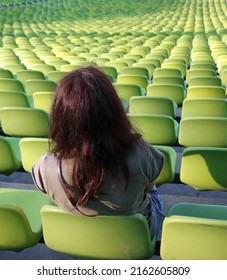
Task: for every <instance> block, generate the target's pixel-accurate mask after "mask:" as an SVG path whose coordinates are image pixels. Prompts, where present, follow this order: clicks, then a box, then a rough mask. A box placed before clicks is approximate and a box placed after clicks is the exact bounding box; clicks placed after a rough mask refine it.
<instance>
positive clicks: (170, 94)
mask: <svg viewBox="0 0 227 280" xmlns="http://www.w3.org/2000/svg"><path fill="white" fill-rule="evenodd" d="M185 95H186V91H185V90H184V87H183V86H182V85H179V84H164V83H163V84H161V83H160V84H151V85H148V87H147V96H157V97H167V98H170V99H171V100H172V101H174V102H175V103H176V104H177V105H179V106H181V105H182V102H183V100H184V98H185Z"/></svg>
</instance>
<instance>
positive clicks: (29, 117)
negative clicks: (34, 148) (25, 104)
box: [0, 107, 49, 137]
mask: <svg viewBox="0 0 227 280" xmlns="http://www.w3.org/2000/svg"><path fill="white" fill-rule="evenodd" d="M0 118H1V126H2V130H3V132H4V133H5V134H6V135H9V136H15V137H25V136H31V137H32V136H34V137H47V135H48V125H49V117H48V114H47V113H46V112H45V111H43V110H39V109H32V108H22V107H10V108H9V107H7V108H6V107H5V108H2V109H0Z"/></svg>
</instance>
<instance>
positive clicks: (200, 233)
mask: <svg viewBox="0 0 227 280" xmlns="http://www.w3.org/2000/svg"><path fill="white" fill-rule="evenodd" d="M200 177H201V175H200ZM226 226H227V207H226V206H223V205H210V204H195V203H177V204H175V205H174V206H173V207H172V208H171V209H170V210H169V212H168V214H167V216H166V217H165V219H164V222H163V226H162V236H161V250H160V251H161V258H162V259H163V260H226V259H227V251H226V246H224V244H225V240H226Z"/></svg>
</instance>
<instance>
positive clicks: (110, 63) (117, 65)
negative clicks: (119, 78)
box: [105, 60, 128, 73]
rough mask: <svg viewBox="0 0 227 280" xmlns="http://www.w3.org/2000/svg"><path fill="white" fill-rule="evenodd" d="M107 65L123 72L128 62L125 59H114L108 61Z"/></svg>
mask: <svg viewBox="0 0 227 280" xmlns="http://www.w3.org/2000/svg"><path fill="white" fill-rule="evenodd" d="M105 66H111V67H114V68H115V69H116V70H117V72H118V73H121V72H122V70H123V68H125V67H127V66H128V64H127V63H126V62H124V61H117V60H114V61H108V62H106V64H105Z"/></svg>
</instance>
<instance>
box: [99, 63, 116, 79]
mask: <svg viewBox="0 0 227 280" xmlns="http://www.w3.org/2000/svg"><path fill="white" fill-rule="evenodd" d="M100 69H101V70H102V71H103V72H104V73H105V74H107V75H110V76H111V77H112V78H113V79H114V80H116V79H117V75H118V72H117V69H116V67H114V66H110V65H108V66H107V64H106V65H104V66H100Z"/></svg>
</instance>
